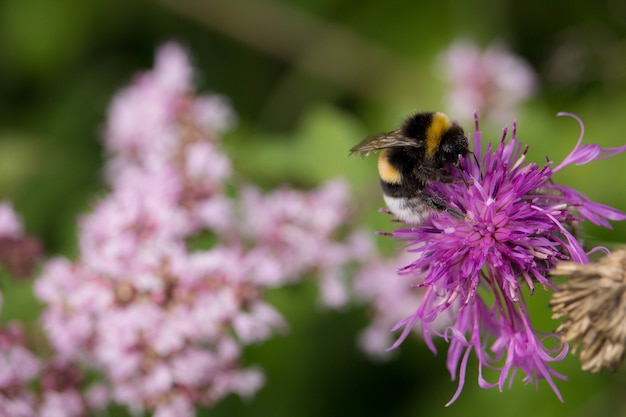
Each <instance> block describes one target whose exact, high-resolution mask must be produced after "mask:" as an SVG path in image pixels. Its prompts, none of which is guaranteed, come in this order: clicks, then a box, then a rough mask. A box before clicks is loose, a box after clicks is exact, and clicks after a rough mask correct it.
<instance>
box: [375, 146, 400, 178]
mask: <svg viewBox="0 0 626 417" xmlns="http://www.w3.org/2000/svg"><path fill="white" fill-rule="evenodd" d="M388 153H389V150H388V149H383V150H382V152H381V153H380V155H379V156H378V175H380V179H381V180H383V181H385V182H388V183H391V184H400V182H401V181H402V174H400V171H398V169H397V168H396V167H394V166H393V165H391V164H390V163H389V160H388V159H387V154H388Z"/></svg>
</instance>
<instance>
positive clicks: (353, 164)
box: [0, 0, 626, 417]
mask: <svg viewBox="0 0 626 417" xmlns="http://www.w3.org/2000/svg"><path fill="white" fill-rule="evenodd" d="M459 37H466V38H468V39H471V40H474V41H476V42H477V43H479V44H480V45H483V46H487V45H489V44H491V43H492V42H493V41H502V42H504V43H506V44H507V45H508V46H509V47H510V48H511V50H512V51H514V52H516V53H517V54H519V55H521V56H522V57H524V58H525V59H526V60H528V62H529V63H530V64H531V65H532V66H533V68H534V69H535V71H536V72H537V74H538V77H539V83H540V86H539V88H540V91H539V94H538V95H537V96H535V98H533V99H532V100H531V101H530V102H527V103H525V104H524V105H523V106H522V107H521V108H520V109H519V111H518V112H517V114H516V118H517V120H518V123H519V129H518V130H519V137H520V138H521V139H522V141H524V142H525V143H527V144H529V145H530V152H529V159H530V160H535V161H538V162H543V161H544V160H545V156H548V157H550V159H553V160H556V161H560V160H562V158H563V157H564V156H565V155H567V154H568V153H569V151H570V150H571V149H572V147H573V146H574V144H575V142H576V139H577V138H578V135H579V130H578V126H577V124H576V123H574V122H573V121H572V120H569V119H566V118H557V117H555V115H556V113H557V112H558V111H570V112H574V113H576V114H578V115H579V116H580V117H581V118H582V119H583V121H584V122H585V127H586V141H587V142H596V143H599V144H601V145H602V146H607V147H608V146H618V145H622V144H623V143H624V142H626V139H625V137H624V136H625V132H626V117H624V115H626V1H625V0H604V1H599V2H595V1H594V2H592V1H582V0H569V1H565V0H557V1H551V2H546V1H541V2H540V1H534V0H533V1H523V2H522V1H515V0H508V1H499V0H471V1H465V2H459V1H457V0H440V1H433V2H416V1H413V2H411V1H400V0H391V1H387V2H381V1H374V0H365V1H356V0H346V1H340V0H222V1H199V0H197V1H193V0H160V1H158V0H154V1H148V0H143V1H142V0H124V1H122V0H107V1H103V0H100V1H98V0H92V1H73V0H3V1H2V2H0V197H1V198H3V199H8V200H11V201H13V202H14V204H15V207H16V209H17V210H18V211H19V212H20V213H21V214H22V215H23V216H24V218H25V222H26V228H27V230H28V232H29V233H31V234H35V235H38V236H41V237H42V238H43V240H44V245H45V248H46V250H47V252H48V253H50V254H63V255H67V256H73V255H74V254H75V253H76V225H75V222H76V218H77V216H79V215H80V213H81V212H84V211H85V210H87V209H88V208H89V207H90V204H91V202H92V201H93V199H94V197H95V196H96V195H97V194H98V193H99V192H101V191H102V190H103V181H102V165H103V161H104V155H103V152H102V147H101V136H100V133H101V130H102V128H103V125H104V121H105V114H106V109H107V106H108V103H109V101H110V100H111V98H112V95H113V94H114V93H115V92H116V91H118V90H119V89H120V88H122V87H123V86H125V85H126V84H127V83H128V82H129V80H130V79H131V78H132V76H133V75H134V74H136V73H137V72H138V71H141V70H144V69H148V68H150V67H151V66H152V62H153V57H154V51H155V50H156V48H157V47H158V46H159V45H160V44H162V43H163V42H165V41H169V40H176V41H178V42H180V43H181V44H183V45H184V46H186V47H187V48H188V49H189V51H190V53H191V56H192V57H193V60H194V62H195V65H196V67H197V69H198V72H199V77H198V87H199V89H200V90H202V91H215V92H218V93H221V94H224V95H226V96H228V97H230V99H231V100H232V104H233V107H234V109H235V111H236V112H237V114H238V117H239V123H238V126H237V128H236V129H235V130H234V131H232V132H231V133H229V134H227V135H226V136H225V138H224V143H225V146H226V148H227V149H228V152H229V154H230V155H231V157H232V158H233V160H234V165H235V168H236V169H237V170H238V171H240V172H241V173H242V174H243V175H245V176H248V177H249V178H254V179H255V181H257V182H258V183H260V184H261V185H263V186H266V187H272V186H275V185H278V184H282V183H290V184H293V185H296V186H301V187H309V186H313V185H316V184H319V183H320V182H321V181H323V180H325V179H328V178H331V177H333V176H337V175H340V176H345V177H347V178H348V179H349V181H350V183H351V185H352V187H353V192H354V195H355V199H356V200H357V202H358V204H359V207H360V208H361V210H362V211H360V212H358V213H355V216H354V224H355V225H360V224H368V225H369V227H370V228H372V230H374V229H378V230H389V229H390V228H391V225H390V224H389V223H388V220H387V218H386V216H383V215H380V214H378V213H377V212H376V210H377V209H378V207H380V206H381V205H382V200H381V198H380V192H379V190H378V185H377V175H376V172H375V167H374V165H375V161H374V160H373V159H374V158H372V160H367V159H366V160H359V159H358V158H352V159H349V158H348V157H347V150H348V149H349V148H350V147H351V146H352V145H353V144H355V143H357V142H358V141H359V140H361V139H362V137H364V136H365V135H367V134H370V133H374V132H379V131H384V130H390V129H392V128H394V127H395V126H396V125H397V124H398V123H399V122H400V121H401V120H402V119H403V118H404V117H405V116H406V115H407V114H409V113H411V112H413V111H416V110H431V109H440V108H442V106H443V96H444V94H445V91H446V90H445V85H444V84H443V83H442V82H441V81H440V79H439V78H438V77H437V74H435V73H434V71H433V68H434V67H433V62H434V59H435V57H436V56H437V54H438V53H439V52H441V50H442V49H443V48H445V47H446V46H448V45H449V44H450V43H451V42H453V41H454V40H456V39H458V38H459ZM452 116H453V117H461V116H457V115H452ZM466 129H467V130H470V127H467V128H466ZM482 129H483V131H484V132H485V137H486V138H491V139H492V140H498V139H499V138H500V135H501V129H502V126H496V125H487V124H483V125H482ZM625 175H626V156H624V155H621V156H619V157H617V158H614V159H612V160H608V161H604V162H596V163H593V164H590V165H589V166H585V167H570V168H568V169H566V170H565V171H563V172H560V173H559V174H558V176H557V180H558V181H560V182H562V183H564V184H567V185H571V186H574V187H577V188H578V189H580V190H581V191H583V192H584V193H585V194H586V195H587V196H589V197H590V198H591V199H592V200H596V201H600V202H602V203H605V204H609V205H612V206H615V207H618V208H620V209H621V210H626V193H625V192H624V190H625V187H626V186H625V185H624V177H625ZM586 232H587V234H588V236H589V237H588V240H589V241H591V242H593V243H602V244H605V245H607V246H609V247H615V246H617V245H619V244H620V242H625V241H626V225H625V224H616V225H615V230H614V231H610V232H609V231H605V230H600V229H597V228H593V227H587V228H586ZM3 287H4V288H3V291H4V293H5V298H6V300H7V301H6V307H5V310H4V311H3V315H2V319H3V320H9V319H11V318H22V319H27V320H32V319H33V318H34V317H36V314H37V308H38V307H37V306H36V305H35V303H34V302H33V301H32V300H31V297H30V296H29V295H28V294H29V287H28V285H18V286H15V285H12V286H11V287H6V286H3ZM269 296H270V298H271V300H272V301H273V302H274V303H275V304H276V305H277V306H278V308H279V310H280V311H281V312H283V313H284V315H285V316H286V318H287V320H288V322H289V324H290V327H291V332H290V334H289V335H287V336H285V337H275V338H274V339H272V340H270V341H269V342H267V343H265V344H263V345H262V346H256V347H252V348H251V349H250V350H249V352H248V353H247V356H246V360H247V361H248V362H249V363H251V364H259V365H260V366H262V367H263V368H264V369H265V371H266V374H267V384H266V386H265V387H264V388H263V389H262V390H261V391H260V392H259V393H258V395H257V396H256V397H255V398H254V399H252V400H250V401H242V400H241V399H239V398H238V397H229V398H227V399H226V400H225V401H223V402H222V403H220V404H218V405H217V406H216V407H215V408H212V409H210V410H203V411H202V414H201V415H207V416H209V415H210V416H255V417H261V416H272V417H283V416H302V417H306V416H311V417H312V416H316V417H317V416H346V417H347V416H363V415H367V416H370V415H371V416H375V415H383V416H418V415H419V416H457V415H463V416H492V415H493V416H500V415H506V416H510V417H515V416H526V415H533V416H535V417H541V416H551V417H555V416H587V415H591V414H593V415H595V416H609V415H610V416H626V396H625V395H624V392H625V390H626V378H625V377H624V373H623V372H620V373H618V374H615V375H588V374H584V373H583V372H581V371H579V370H578V366H579V364H578V361H577V359H576V358H574V357H571V356H570V357H569V358H568V359H567V360H566V361H564V362H563V363H560V364H557V365H556V366H555V368H556V369H557V370H558V371H560V372H563V373H565V374H567V375H568V377H569V381H568V382H558V386H559V388H560V390H561V392H562V394H563V397H564V398H565V403H564V404H562V403H560V402H559V401H558V400H557V399H556V398H555V396H554V394H553V393H552V391H551V390H550V389H549V387H548V386H547V384H545V383H543V382H542V383H540V384H539V388H538V390H535V387H533V386H524V385H523V384H522V383H521V382H519V381H516V382H515V384H514V386H513V389H512V390H510V391H508V390H507V391H505V392H503V393H499V392H498V391H497V390H494V389H492V390H482V389H479V388H478V387H477V384H476V367H475V362H472V363H471V365H470V368H469V370H468V376H467V380H466V384H465V390H464V392H463V394H462V395H461V397H460V399H459V400H458V401H457V402H456V403H455V404H453V405H452V406H451V407H449V408H444V407H443V405H444V404H445V403H446V402H447V401H448V400H449V398H450V397H451V396H452V394H453V393H454V390H455V389H456V383H455V382H450V380H449V375H448V374H447V371H446V370H445V349H446V346H445V345H443V344H442V345H441V346H440V354H439V355H438V356H436V357H433V356H432V354H431V353H430V352H429V351H428V350H427V348H426V347H425V345H424V344H423V343H421V342H420V341H418V340H414V339H411V340H410V341H407V342H405V343H404V344H403V345H402V347H401V349H400V351H399V352H398V354H397V356H396V357H395V359H394V360H392V361H391V362H389V363H385V364H377V363H373V362H371V361H370V360H369V359H367V358H366V357H365V356H364V355H363V354H362V353H361V352H360V351H359V350H358V348H357V347H356V344H355V339H356V334H357V333H358V331H359V330H360V329H361V328H362V327H363V326H364V325H365V324H366V323H367V312H366V311H365V309H356V310H346V311H340V312H328V311H321V310H320V309H319V308H317V304H316V301H315V298H316V293H315V288H314V287H313V285H312V284H311V283H307V284H302V285H299V286H296V287H291V288H285V289H281V290H277V291H275V292H274V293H272V294H270V295H269ZM25 300H28V301H27V302H25ZM547 301H548V296H547V295H545V294H542V291H537V294H535V296H533V297H532V304H533V305H534V306H535V307H536V308H535V310H536V311H534V313H535V315H536V320H537V321H538V322H539V326H538V327H543V328H545V329H546V330H550V329H552V328H554V327H555V325H554V323H551V322H550V321H549V318H548V317H547V316H548V315H549V313H548V312H547V309H546V308H545V306H546V304H547ZM493 379H494V377H493V376H491V380H493ZM518 379H519V378H518ZM111 415H113V416H117V415H120V416H122V415H126V414H125V413H124V412H123V411H122V410H115V409H114V410H111Z"/></svg>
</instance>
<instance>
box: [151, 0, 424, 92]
mask: <svg viewBox="0 0 626 417" xmlns="http://www.w3.org/2000/svg"><path fill="white" fill-rule="evenodd" d="M160 2H161V3H163V4H165V5H166V6H167V7H169V8H171V9H173V10H176V11H177V12H179V13H181V14H183V15H185V16H188V17H190V18H192V19H195V20H197V21H200V22H202V23H203V24H206V25H207V26H210V27H211V28H213V29H215V30H218V31H220V32H222V33H224V34H226V35H228V36H231V37H233V38H235V39H237V40H239V41H241V42H243V43H245V44H247V45H249V46H252V47H254V48H256V49H258V50H261V51H263V52H265V53H268V54H270V55H273V56H275V57H278V58H280V59H283V60H285V61H287V62H290V63H292V64H293V66H294V67H296V68H298V69H301V70H302V71H304V72H307V73H309V74H311V75H314V76H317V77H320V78H323V79H326V80H330V81H332V82H335V83H337V84H339V85H341V86H343V87H345V88H348V89H350V90H353V91H354V92H356V93H358V94H360V95H363V96H368V97H377V98H379V99H380V98H381V95H384V94H389V93H390V92H391V91H390V89H389V88H387V84H388V82H389V81H393V80H397V79H398V78H399V79H407V78H408V77H409V76H410V79H411V80H412V82H411V83H409V84H411V85H415V84H416V81H417V80H416V78H417V76H418V71H417V69H416V66H415V65H414V64H412V63H411V62H409V61H407V60H404V59H403V58H402V57H399V56H398V55H395V54H393V53H391V52H389V51H387V50H385V49H384V48H382V47H381V46H379V45H376V44H374V43H373V42H370V41H368V40H367V39H364V38H363V37H361V36H359V35H357V34H355V33H354V32H351V31H349V30H345V29H343V28H341V27H338V26H336V25H333V24H332V23H329V22H327V21H323V20H321V19H319V18H316V17H315V16H313V15H311V14H307V13H305V12H302V11H300V10H298V9H296V8H294V7H290V6H289V5H287V4H285V3H280V2H277V1H273V0H231V1H202V0H160ZM403 74H404V75H403ZM392 90H393V89H392Z"/></svg>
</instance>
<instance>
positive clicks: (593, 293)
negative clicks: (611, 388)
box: [550, 248, 626, 372]
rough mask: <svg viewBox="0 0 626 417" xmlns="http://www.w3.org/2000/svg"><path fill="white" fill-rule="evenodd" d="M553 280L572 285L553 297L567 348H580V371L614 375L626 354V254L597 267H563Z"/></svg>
mask: <svg viewBox="0 0 626 417" xmlns="http://www.w3.org/2000/svg"><path fill="white" fill-rule="evenodd" d="M552 274H553V275H565V276H567V277H569V279H568V280H567V281H566V282H564V283H563V284H560V285H559V286H558V289H559V291H558V292H555V293H554V294H552V300H551V301H550V307H552V311H553V312H554V314H553V316H552V318H554V319H559V318H563V317H565V318H566V319H565V321H563V323H561V325H559V327H558V328H557V329H556V331H557V333H559V334H560V335H561V339H562V340H563V342H573V343H575V345H576V347H578V346H580V347H581V350H580V353H579V356H580V361H581V363H582V369H583V370H584V371H589V372H600V371H602V370H603V369H608V370H609V371H616V370H617V369H618V368H619V366H620V365H621V363H622V362H623V360H624V355H625V354H626V249H624V248H622V249H619V250H617V251H615V252H613V253H611V254H609V255H607V256H605V257H604V258H602V259H600V260H599V261H598V262H594V263H591V264H586V265H583V264H579V263H575V262H561V263H559V264H558V265H557V266H556V268H555V269H554V270H553V271H552Z"/></svg>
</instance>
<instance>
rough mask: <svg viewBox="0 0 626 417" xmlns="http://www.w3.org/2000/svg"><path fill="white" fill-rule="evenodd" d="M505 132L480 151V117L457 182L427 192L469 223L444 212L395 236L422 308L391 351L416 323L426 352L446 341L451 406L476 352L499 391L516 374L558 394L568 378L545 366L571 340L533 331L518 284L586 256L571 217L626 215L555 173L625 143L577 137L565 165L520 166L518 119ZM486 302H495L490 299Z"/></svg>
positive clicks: (542, 280)
mask: <svg viewBox="0 0 626 417" xmlns="http://www.w3.org/2000/svg"><path fill="white" fill-rule="evenodd" d="M572 117H575V118H576V116H572ZM576 119H577V120H579V119H578V118H576ZM579 122H580V120H579ZM581 125H582V123H581ZM506 138H507V129H505V130H504V134H503V136H502V139H501V141H500V143H499V144H498V145H497V146H493V145H492V144H491V143H489V144H488V145H487V149H486V151H484V152H483V150H482V143H481V142H482V140H481V133H480V131H479V130H478V122H477V121H476V132H475V133H474V135H473V143H472V144H470V148H473V156H470V157H468V158H465V159H464V160H461V161H460V172H461V174H460V175H462V176H463V178H462V179H463V181H461V180H460V178H459V181H458V182H455V183H452V184H441V183H437V184H432V185H431V190H430V192H433V193H436V194H438V195H441V196H444V197H445V198H447V199H448V201H449V202H450V205H451V206H452V207H453V208H455V209H457V210H459V211H461V212H463V213H465V215H466V217H465V219H458V218H456V217H454V216H452V215H450V214H448V213H442V214H440V215H438V216H431V218H429V219H428V220H426V221H425V222H424V223H423V224H420V225H417V226H415V227H408V228H401V229H398V230H396V231H394V232H393V233H392V234H391V235H392V236H394V237H397V238H401V239H403V240H406V241H407V242H408V243H407V248H408V249H407V250H408V251H409V252H411V253H413V254H415V259H414V261H413V262H412V263H411V264H409V265H407V266H405V267H404V268H402V269H400V273H401V274H411V275H412V276H413V277H415V279H416V284H415V285H416V286H417V287H424V288H425V289H426V293H425V295H424V300H423V302H422V303H421V305H420V306H419V308H418V309H417V310H416V311H415V312H414V313H413V314H411V315H410V316H409V317H407V318H406V319H404V320H402V321H401V322H400V323H398V324H397V325H396V327H395V329H399V328H404V330H403V333H402V334H401V336H400V338H399V340H398V341H397V342H396V343H395V344H394V346H393V347H396V346H398V345H399V344H400V343H401V342H402V340H403V339H404V338H405V337H406V336H407V334H408V333H409V332H410V330H411V329H412V327H413V325H414V324H415V323H417V322H421V325H422V329H423V333H424V337H425V340H426V342H427V344H428V345H429V347H430V348H431V350H433V351H435V346H434V343H433V340H432V337H433V335H438V336H440V337H443V338H445V339H446V340H447V341H449V342H450V350H449V354H448V369H449V371H450V373H451V375H452V377H453V379H454V378H456V375H457V372H459V374H460V375H459V388H458V390H457V392H456V394H455V395H454V397H453V398H452V400H451V401H450V402H453V401H454V400H455V399H456V398H457V397H458V395H459V394H460V392H461V389H462V387H463V382H464V377H465V369H466V365H467V360H468V357H469V354H470V353H471V351H472V350H473V351H474V352H475V353H476V355H477V356H478V360H479V366H480V371H479V384H480V386H482V387H491V386H496V385H497V386H498V388H499V389H500V390H502V388H503V387H504V385H505V383H506V381H507V380H511V381H512V378H513V376H514V375H515V373H516V372H517V371H518V370H521V371H522V372H523V373H524V374H525V375H526V377H525V379H524V380H525V381H526V382H531V381H534V380H539V379H546V380H547V382H548V383H549V384H550V386H551V387H552V388H553V390H554V391H555V393H556V394H557V396H558V397H559V398H561V397H560V394H559V392H558V389H557V388H556V385H555V384H554V381H553V378H559V379H564V378H565V377H564V376H563V375H560V374H558V373H556V372H555V371H553V370H552V369H551V368H550V367H549V366H548V363H550V362H553V361H558V360H561V359H562V358H563V357H564V356H565V354H566V352H567V346H561V347H558V346H557V347H556V348H554V347H549V346H548V344H549V342H550V340H553V339H555V337H554V336H555V335H546V336H545V337H540V336H538V335H537V332H536V331H535V330H534V329H533V327H532V325H531V323H530V319H529V316H528V309H527V306H526V303H525V299H524V295H523V293H522V288H523V286H524V284H525V285H526V286H527V287H528V288H529V289H530V291H531V293H532V291H533V290H534V288H535V285H536V284H541V285H543V286H544V287H550V288H554V286H553V284H552V283H551V282H550V281H549V280H548V278H547V276H548V273H549V271H550V269H551V268H553V267H554V266H555V265H556V263H557V262H559V261H562V260H572V261H575V262H580V263H587V262H588V261H589V260H588V257H587V254H586V252H585V251H584V250H583V248H582V247H581V245H580V244H579V243H578V240H577V237H576V235H575V230H576V227H574V226H573V225H575V224H576V223H579V222H581V221H583V220H589V221H591V222H592V223H594V224H596V225H601V226H605V227H610V224H609V222H608V220H624V219H626V214H624V213H622V212H620V211H618V210H616V209H613V208H611V207H608V206H605V205H602V204H599V203H594V202H592V201H590V200H588V199H587V198H586V197H584V196H583V195H582V194H581V193H579V192H578V191H576V190H574V189H572V188H569V187H566V186H561V185H557V184H555V183H553V182H552V175H553V174H554V173H555V172H556V171H558V170H560V169H562V168H564V167H565V166H567V165H570V164H572V163H577V164H579V163H586V162H589V161H592V160H597V159H600V158H602V157H605V156H607V155H614V154H617V153H621V152H623V151H625V150H626V146H624V147H621V148H615V149H602V148H600V147H598V146H581V144H580V140H579V142H578V144H577V146H576V147H575V148H574V150H573V151H572V153H571V154H570V155H569V156H568V157H567V158H566V159H565V161H564V162H563V163H561V164H560V165H559V166H558V167H556V168H552V162H548V163H546V165H545V166H543V167H540V166H539V165H537V164H535V163H529V164H525V155H526V150H527V148H524V147H523V145H522V144H521V143H520V142H519V140H518V139H517V132H516V126H515V125H514V127H513V135H512V137H511V138H510V139H509V140H508V141H507V140H506ZM581 139H582V135H581ZM488 299H489V300H491V299H493V302H492V303H491V305H488V304H487V302H486V301H485V300H488ZM442 313H446V314H448V315H450V316H451V318H452V320H453V323H454V324H452V325H450V326H449V327H447V328H446V329H445V331H443V332H440V331H438V330H437V329H436V328H435V327H434V326H432V323H433V322H434V320H435V319H437V318H438V317H439V316H440V315H441V314H442ZM484 367H486V368H488V369H494V370H497V371H500V378H499V380H498V382H497V384H491V383H488V382H487V381H485V380H484V379H483V377H482V369H483V368H484Z"/></svg>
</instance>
